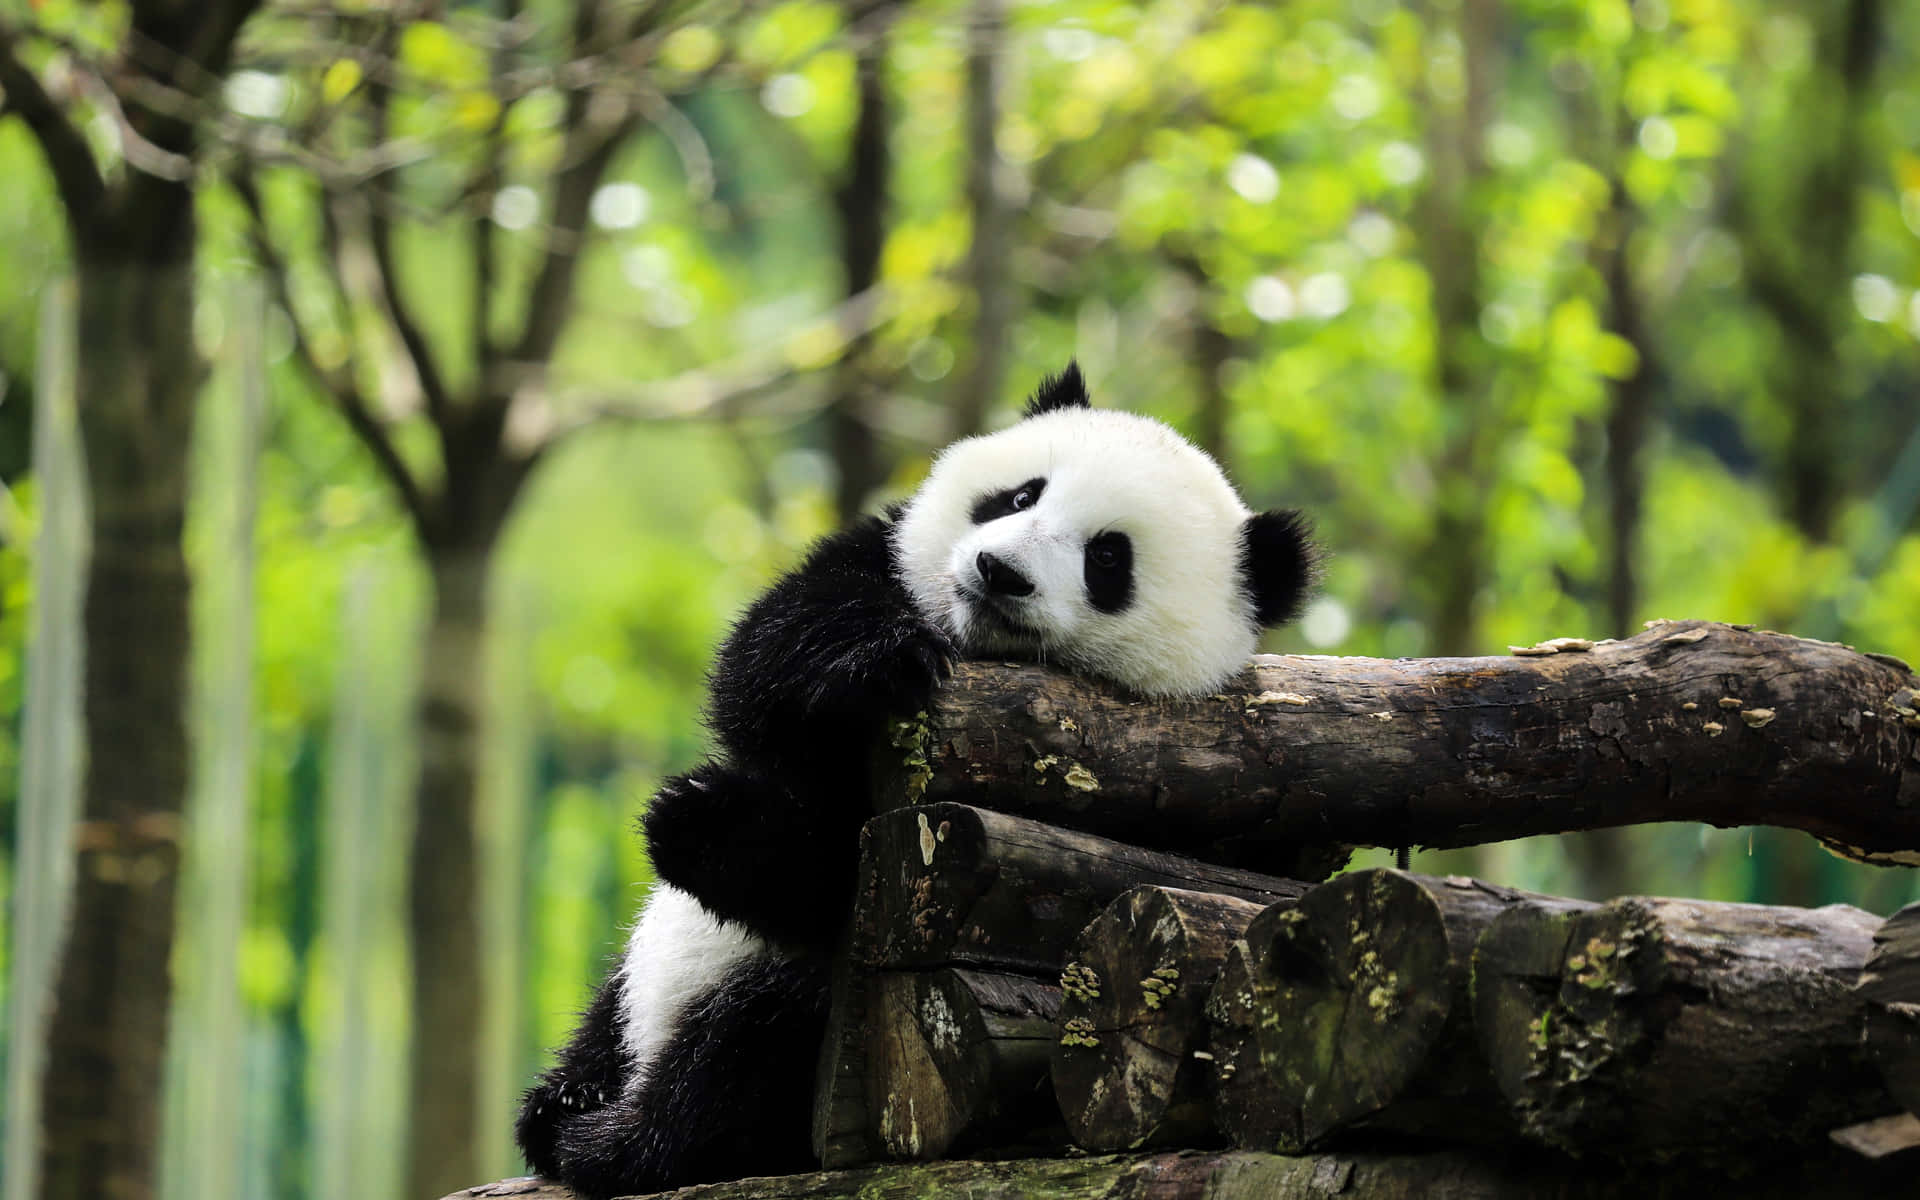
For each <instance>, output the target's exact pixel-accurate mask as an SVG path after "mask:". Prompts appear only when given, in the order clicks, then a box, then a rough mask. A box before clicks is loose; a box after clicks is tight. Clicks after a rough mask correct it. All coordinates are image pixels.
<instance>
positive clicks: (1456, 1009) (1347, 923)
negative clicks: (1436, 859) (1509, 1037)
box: [1226, 870, 1577, 1152]
mask: <svg viewBox="0 0 1920 1200" xmlns="http://www.w3.org/2000/svg"><path fill="white" fill-rule="evenodd" d="M1569 903H1577V902H1568V901H1559V900H1555V899H1553V898H1551V897H1546V896H1536V895H1533V894H1532V893H1527V892H1517V891H1513V890H1511V889H1508V888H1501V887H1496V886H1494V885H1492V884H1487V883H1482V882H1480V881H1478V880H1474V879H1466V878H1462V877H1458V876H1455V877H1449V878H1445V879H1439V878H1433V877H1430V876H1424V875H1410V874H1407V873H1405V872H1402V871H1391V870H1373V871H1358V872H1354V873H1353V874H1349V875H1343V876H1341V877H1340V878H1338V879H1336V880H1334V881H1333V882H1331V883H1327V884H1324V885H1322V886H1320V887H1317V888H1315V889H1313V890H1312V891H1311V892H1309V893H1308V894H1307V895H1306V897H1305V898H1304V899H1303V900H1301V901H1300V903H1299V904H1298V905H1296V906H1295V907H1294V908H1293V910H1292V911H1291V912H1285V913H1280V914H1278V915H1277V916H1275V917H1273V918H1268V919H1265V920H1263V922H1262V924H1261V927H1260V929H1259V930H1258V931H1249V933H1248V936H1247V946H1248V955H1247V962H1246V965H1245V970H1246V971H1247V983H1245V984H1242V983H1240V981H1239V980H1238V979H1236V981H1235V982H1236V985H1237V986H1243V987H1248V988H1249V992H1248V994H1246V995H1244V996H1242V997H1236V998H1231V999H1230V1001H1229V1003H1232V1004H1234V1005H1235V1006H1236V1007H1238V1009H1239V1010H1240V1012H1242V1013H1244V1014H1246V1016H1243V1017H1241V1018H1239V1019H1238V1020H1237V1021H1235V1022H1234V1025H1235V1026H1236V1028H1245V1027H1246V1026H1248V1025H1250V1026H1251V1029H1252V1033H1253V1042H1254V1045H1255V1046H1256V1047H1257V1053H1255V1054H1252V1055H1249V1054H1248V1053H1246V1050H1245V1043H1244V1038H1242V1040H1241V1042H1240V1043H1239V1044H1237V1045H1229V1046H1228V1047H1226V1049H1227V1050H1228V1051H1229V1057H1230V1060H1231V1061H1233V1062H1234V1064H1235V1073H1236V1076H1237V1077H1238V1078H1237V1083H1238V1086H1239V1087H1240V1088H1241V1089H1243V1092H1242V1096H1243V1099H1242V1100H1241V1101H1240V1102H1241V1103H1245V1102H1246V1100H1248V1099H1251V1100H1254V1101H1256V1102H1258V1103H1260V1104H1263V1105H1267V1106H1269V1109H1268V1111H1264V1112H1258V1113H1249V1112H1240V1113H1235V1114H1234V1115H1233V1117H1232V1119H1231V1121H1230V1122H1229V1123H1230V1124H1231V1125H1232V1127H1233V1128H1234V1129H1235V1130H1238V1131H1252V1132H1253V1133H1254V1134H1255V1135H1256V1136H1258V1137H1259V1138H1260V1139H1261V1140H1260V1141H1259V1142H1258V1143H1242V1144H1246V1145H1250V1146H1253V1147H1254V1148H1259V1149H1267V1150H1273V1149H1278V1150H1281V1151H1282V1152H1298V1151H1300V1150H1304V1149H1309V1148H1312V1147H1317V1146H1320V1145H1323V1144H1324V1143H1325V1142H1326V1140H1327V1139H1328V1138H1329V1137H1331V1136H1333V1135H1334V1134H1336V1133H1339V1132H1341V1131H1343V1130H1349V1129H1353V1128H1358V1127H1364V1128H1366V1129H1368V1130H1371V1131H1375V1132H1387V1133H1395V1134H1404V1135H1411V1136H1416V1137H1430V1138H1437V1139H1445V1140H1449V1141H1456V1142H1460V1141H1465V1142H1489V1141H1495V1142H1497V1141H1502V1140H1510V1139H1511V1138H1512V1137H1513V1136H1514V1133H1515V1129H1514V1126H1513V1122H1512V1120H1511V1118H1510V1117H1509V1116H1508V1114H1507V1106H1506V1102H1505V1100H1504V1099H1503V1097H1502V1096H1501V1094H1500V1092H1499V1089H1497V1088H1496V1087H1495V1086H1494V1083H1493V1078H1492V1076H1491V1075H1490V1074H1489V1073H1488V1071H1487V1066H1486V1063H1485V1062H1484V1061H1483V1060H1482V1058H1481V1057H1480V1051H1479V1046H1478V1044H1477V1042H1476V1040H1475V1037H1474V1027H1473V1005H1472V1001H1471V999H1470V997H1469V994H1468V988H1469V978H1470V966H1471V961H1472V955H1473V946H1474V943H1475V942H1476V941H1477V940H1478V939H1479V937H1480V935H1481V933H1482V932H1484V931H1485V930H1486V928H1487V927H1488V926H1489V925H1491V924H1492V923H1493V921H1494V919H1495V918H1496V917H1498V916H1499V915H1500V914H1502V913H1504V912H1506V911H1508V910H1510V909H1512V908H1514V907H1516V906H1520V905H1550V906H1561V905H1565V904H1569ZM1256 933H1257V934H1258V936H1256ZM1254 981H1257V985H1256V984H1254ZM1249 1018H1250V1019H1249ZM1229 1040H1231V1039H1229ZM1250 1072H1257V1073H1260V1074H1262V1075H1264V1076H1265V1077H1266V1078H1265V1080H1263V1081H1262V1080H1254V1079H1248V1078H1246V1077H1245V1076H1246V1075H1247V1074H1248V1073H1250Z"/></svg>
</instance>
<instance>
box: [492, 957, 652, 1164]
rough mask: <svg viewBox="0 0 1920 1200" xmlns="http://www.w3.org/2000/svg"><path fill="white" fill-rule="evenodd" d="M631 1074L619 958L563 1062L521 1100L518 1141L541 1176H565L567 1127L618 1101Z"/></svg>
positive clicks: (561, 1057)
mask: <svg viewBox="0 0 1920 1200" xmlns="http://www.w3.org/2000/svg"><path fill="white" fill-rule="evenodd" d="M627 1071H628V1064H627V1059H626V1054H625V1052H624V1051H623V1050H622V1049H621V1045H620V967H619V963H618V961H617V960H616V962H615V965H614V967H613V969H612V970H611V971H609V972H608V974H607V978H606V980H605V981H604V982H602V983H601V985H600V990H599V991H598V992H597V993H596V994H595V995H594V998H593V1003H592V1004H590V1005H589V1006H588V1007H587V1010H586V1011H585V1012H584V1013H582V1014H580V1024H579V1025H578V1026H577V1027H576V1028H575V1029H574V1031H573V1036H572V1037H571V1038H570V1039H568V1041H567V1044H566V1045H565V1046H563V1047H562V1048H561V1050H560V1055H559V1061H558V1062H556V1063H555V1064H554V1065H553V1066H551V1067H549V1068H548V1069H547V1070H546V1071H545V1072H543V1073H542V1074H541V1076H540V1081H539V1082H538V1083H536V1084H534V1085H533V1086H532V1087H531V1088H529V1089H527V1093H526V1095H525V1096H523V1097H522V1098H521V1101H520V1118H519V1120H517V1121H516V1122H514V1127H513V1137H514V1141H516V1142H517V1143H519V1145H520V1153H521V1154H522V1155H523V1156H525V1158H526V1160H527V1166H528V1167H530V1168H532V1170H533V1172H534V1173H535V1174H537V1175H544V1176H547V1177H548V1178H558V1177H559V1172H560V1170H561V1164H560V1161H559V1160H558V1159H557V1158H556V1157H555V1154H556V1150H555V1146H556V1143H557V1142H558V1141H559V1138H560V1130H561V1127H562V1125H564V1124H565V1123H566V1122H568V1121H571V1120H572V1119H573V1118H575V1117H578V1116H579V1115H580V1114H581V1113H585V1112H591V1111H593V1110H594V1109H598V1108H602V1107H604V1106H605V1105H607V1104H608V1103H610V1102H613V1101H616V1100H618V1099H619V1097H620V1093H621V1090H622V1088H623V1087H624V1086H625V1082H626V1076H627Z"/></svg>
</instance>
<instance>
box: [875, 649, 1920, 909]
mask: <svg viewBox="0 0 1920 1200" xmlns="http://www.w3.org/2000/svg"><path fill="white" fill-rule="evenodd" d="M1578 645H1587V643H1573V644H1570V645H1567V646H1566V648H1565V649H1561V650H1560V652H1557V653H1551V654H1531V653H1530V654H1527V655H1521V656H1514V657H1507V658H1458V659H1399V660H1387V659H1374V658H1326V657H1319V656H1282V657H1273V656H1262V657H1260V658H1256V659H1255V660H1254V662H1253V665H1252V666H1251V667H1250V668H1249V669H1248V670H1247V671H1246V672H1245V673H1244V674H1242V675H1241V676H1240V677H1239V678H1238V679H1237V681H1236V682H1235V684H1234V686H1232V687H1231V688H1229V689H1228V690H1227V691H1225V692H1223V693H1221V694H1219V695H1215V696H1211V697H1201V698H1197V699H1192V700H1176V701H1156V702H1151V703H1149V702H1143V701H1140V700H1137V699H1135V698H1132V697H1130V696H1127V695H1125V694H1123V693H1121V692H1119V691H1118V690H1116V689H1114V688H1111V687H1108V686H1104V685H1102V684H1100V683H1097V682H1093V681H1088V680H1084V679H1077V678H1073V677H1070V676H1067V675H1064V674H1061V673H1059V672H1057V671H1053V670H1049V669H1047V668H1043V667H1037V666H1015V665H1006V664H998V663H963V664H961V665H960V667H959V668H958V669H957V670H956V672H955V674H954V680H953V683H952V685H951V686H948V687H946V688H943V689H942V690H941V692H940V695H939V699H938V703H937V704H936V706H935V707H934V709H932V710H931V712H930V715H929V717H928V718H927V719H925V720H924V721H922V722H920V723H919V724H918V725H916V726H914V727H912V728H910V729H907V730H904V731H902V732H901V733H900V734H899V735H898V736H896V738H895V739H894V744H893V745H891V746H890V747H889V748H888V749H887V750H885V751H883V765H885V766H887V767H888V768H889V769H888V770H887V771H885V772H884V773H883V775H882V779H883V783H882V787H881V791H880V793H879V795H878V796H877V797H876V803H878V804H879V805H880V806H881V807H884V808H891V807H898V806H901V805H905V804H909V803H916V802H920V801H924V800H946V799H956V798H963V797H964V798H966V799H967V800H968V801H969V802H972V803H979V804H983V805H986V806H988V807H991V808H995V809H999V810H1002V811H1006V812H1015V813H1020V814H1023V815H1029V816H1034V817H1038V818H1040V819H1042V820H1046V821H1049V822H1052V823H1056V824H1062V825H1071V826H1074V827H1077V828H1082V829H1088V830H1091V831H1094V832H1097V833H1102V834H1106V835H1109V836H1113V837H1118V838H1121V839H1123V840H1127V841H1134V842H1143V843H1147V844H1151V845H1155V846H1161V847H1165V848H1168V849H1177V850H1184V851H1187V852H1190V853H1198V854H1199V855H1200V856H1202V857H1205V858H1208V859H1210V860H1215V861H1223V862H1232V863H1236V864H1240V865H1251V866H1256V867H1259V866H1262V865H1264V866H1265V869H1268V870H1272V871H1275V872H1276V873H1293V872H1289V871H1287V870H1284V869H1283V868H1282V867H1281V866H1277V865H1275V864H1280V863H1285V862H1288V861H1290V858H1289V856H1290V855H1291V854H1292V853H1293V852H1294V851H1296V850H1297V849H1298V847H1299V846H1301V845H1302V844H1326V843H1354V844H1363V845H1375V846H1405V845H1422V846H1436V847H1437V846H1464V845H1471V844H1477V843H1482V842H1492V841H1500V840H1503V839H1506V838H1515V837H1522V836H1525V835H1529V834H1540V833H1559V832H1565V831H1569V830H1576V829H1597V828H1601V827H1605V826H1615V825H1634V824H1642V823H1646V822H1652V821H1679V820H1690V821H1705V822H1707V823H1708V824H1712V825H1720V826H1738V825H1753V824H1771V825H1783V826H1787V827H1790V828H1796V829H1804V830H1806V831H1808V832H1810V833H1813V834H1815V835H1816V836H1819V837H1821V838H1823V839H1826V840H1827V841H1828V842H1829V843H1831V844H1832V845H1833V846H1834V847H1835V848H1836V849H1837V850H1839V851H1840V852H1842V853H1846V854H1849V855H1850V856H1853V857H1866V858H1872V859H1874V860H1876V861H1905V862H1908V863H1920V754H1917V753H1916V750H1917V748H1920V709H1917V708H1916V699H1915V689H1916V688H1920V679H1916V677H1915V676H1914V675H1913V673H1912V672H1911V671H1910V670H1909V669H1908V667H1907V666H1906V664H1904V663H1901V662H1899V661H1898V660H1896V659H1892V658H1889V657H1885V656H1870V655H1866V654H1858V653H1855V652H1854V651H1852V650H1850V649H1848V648H1846V647H1844V646H1838V645H1834V644H1831V643H1827V642H1816V641H1808V640H1804V639H1800V638H1792V637H1786V636H1783V635H1781V634H1775V633H1758V632H1753V631H1751V630H1744V629H1740V628H1737V627H1734V626H1729V625H1720V624H1713V623H1709V622H1703V621H1682V622H1667V623H1662V624H1659V625H1657V626H1656V627H1654V628H1652V629H1650V630H1648V631H1647V632H1645V633H1642V634H1640V635H1638V636H1636V637H1633V638H1629V639H1627V640H1625V641H1620V642H1599V643H1593V644H1591V648H1590V649H1585V650H1576V649H1575V648H1574V647H1575V646H1578ZM1552 648H1554V647H1553V646H1552V644H1548V645H1546V646H1543V647H1541V648H1539V649H1552Z"/></svg>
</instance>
